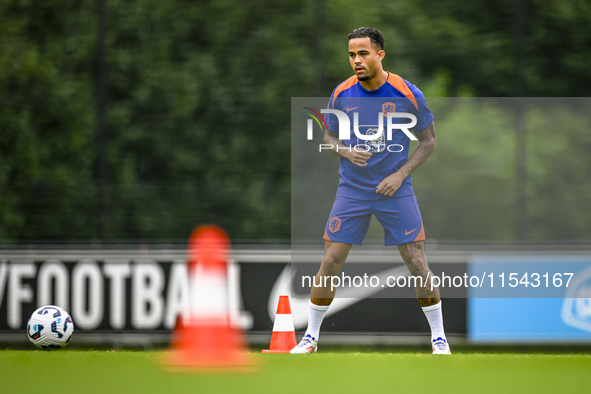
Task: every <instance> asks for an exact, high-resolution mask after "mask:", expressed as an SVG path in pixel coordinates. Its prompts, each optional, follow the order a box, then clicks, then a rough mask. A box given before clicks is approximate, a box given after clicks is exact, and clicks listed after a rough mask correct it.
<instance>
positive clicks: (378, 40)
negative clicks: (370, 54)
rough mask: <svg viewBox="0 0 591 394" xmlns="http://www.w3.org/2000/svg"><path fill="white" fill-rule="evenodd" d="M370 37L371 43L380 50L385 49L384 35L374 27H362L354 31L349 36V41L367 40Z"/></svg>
mask: <svg viewBox="0 0 591 394" xmlns="http://www.w3.org/2000/svg"><path fill="white" fill-rule="evenodd" d="M365 37H369V39H370V41H371V43H372V44H373V45H375V46H377V47H379V48H380V49H384V41H385V39H384V35H383V34H382V32H381V31H379V30H378V29H374V28H372V27H360V28H358V29H355V30H353V31H352V32H351V33H350V34H349V40H352V39H353V38H365Z"/></svg>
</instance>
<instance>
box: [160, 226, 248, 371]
mask: <svg viewBox="0 0 591 394" xmlns="http://www.w3.org/2000/svg"><path fill="white" fill-rule="evenodd" d="M229 246H230V241H229V238H228V236H227V234H226V232H225V231H224V230H222V229H221V228H219V227H216V226H202V227H199V228H197V229H196V230H195V231H194V232H193V234H192V235H191V238H190V240H189V267H188V268H189V281H190V282H189V283H190V290H191V292H190V293H191V296H190V298H191V300H190V307H189V308H188V309H187V310H184V311H183V313H182V314H183V316H182V317H181V318H180V319H178V321H177V326H176V327H175V330H174V332H173V339H172V351H171V352H170V354H169V356H168V357H167V359H166V360H165V361H164V364H165V365H167V366H170V367H178V368H189V369H195V368H196V369H201V368H203V369H210V368H214V369H217V368H226V367H247V366H249V365H251V361H252V360H251V359H250V358H249V357H248V354H247V352H246V346H245V343H244V338H243V334H242V332H241V331H240V330H239V329H237V328H235V327H232V325H231V324H230V316H229V308H228V296H227V295H228V283H227V264H228V249H229Z"/></svg>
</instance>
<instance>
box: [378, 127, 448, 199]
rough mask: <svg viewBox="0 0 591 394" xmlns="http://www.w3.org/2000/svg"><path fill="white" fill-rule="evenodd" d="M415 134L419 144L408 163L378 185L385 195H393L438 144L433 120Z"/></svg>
mask: <svg viewBox="0 0 591 394" xmlns="http://www.w3.org/2000/svg"><path fill="white" fill-rule="evenodd" d="M415 135H416V136H417V138H418V139H419V144H418V145H417V147H416V148H415V150H414V151H413V152H412V154H411V155H410V157H409V158H408V160H407V161H406V163H404V165H403V166H402V167H400V169H399V170H398V171H396V172H395V173H394V174H391V175H389V176H387V177H386V178H384V180H383V181H382V182H380V184H379V185H378V186H377V187H376V193H380V194H383V195H384V196H388V197H390V196H393V195H394V193H396V190H398V188H399V187H400V185H402V182H403V181H404V180H405V179H406V178H407V177H408V176H409V175H410V174H411V172H413V171H414V170H415V168H417V167H418V166H420V165H421V164H423V162H425V160H427V158H429V156H431V153H433V151H434V150H435V147H436V146H437V135H436V133H435V124H434V123H433V122H431V124H430V125H429V126H427V128H425V129H423V130H420V131H415Z"/></svg>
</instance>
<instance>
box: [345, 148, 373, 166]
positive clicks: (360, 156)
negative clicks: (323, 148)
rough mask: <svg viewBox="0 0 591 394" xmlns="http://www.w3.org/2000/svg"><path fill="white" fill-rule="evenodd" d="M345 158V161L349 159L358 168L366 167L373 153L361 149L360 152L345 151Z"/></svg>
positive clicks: (353, 150)
mask: <svg viewBox="0 0 591 394" xmlns="http://www.w3.org/2000/svg"><path fill="white" fill-rule="evenodd" d="M343 157H344V158H345V159H349V161H350V162H351V163H353V164H355V165H356V166H359V167H365V166H366V165H367V161H368V160H369V158H370V157H371V153H369V152H367V151H365V150H361V149H359V151H357V150H355V149H351V150H350V151H348V150H346V151H344V152H343Z"/></svg>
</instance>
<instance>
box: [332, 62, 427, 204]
mask: <svg viewBox="0 0 591 394" xmlns="http://www.w3.org/2000/svg"><path fill="white" fill-rule="evenodd" d="M328 109H338V110H340V111H342V112H344V113H346V114H347V115H348V116H349V124H350V125H351V130H350V136H351V138H350V139H346V140H343V143H344V144H345V145H347V146H349V147H351V149H353V147H355V146H358V148H357V149H366V150H368V151H370V152H371V153H372V156H371V157H370V158H369V160H368V161H367V165H366V166H365V167H358V166H356V165H355V164H353V163H351V162H350V161H349V160H348V159H345V158H342V157H341V161H340V169H339V175H340V177H341V179H340V182H339V187H338V190H337V196H342V197H347V198H354V199H357V200H376V199H380V198H394V197H399V196H408V195H413V194H414V191H413V188H412V178H411V176H409V177H407V178H406V179H405V180H404V182H403V183H402V185H401V186H400V188H399V189H398V191H397V192H396V193H395V194H394V195H393V196H392V197H385V196H384V195H382V194H379V193H376V187H377V186H378V185H379V183H380V182H381V181H382V180H383V179H384V178H386V177H387V176H388V175H390V174H393V173H395V172H396V171H398V169H400V167H402V165H403V164H404V163H406V161H407V160H408V154H409V153H408V151H409V147H410V139H409V137H408V136H407V135H406V134H404V132H402V130H400V129H395V130H393V132H392V138H391V139H388V138H387V133H386V130H387V128H386V127H387V126H386V125H387V113H388V112H406V113H411V114H413V115H415V116H416V118H417V124H416V126H414V128H413V129H414V130H423V129H425V128H427V126H429V125H430V124H431V122H433V119H434V118H433V114H432V113H431V110H430V109H429V107H428V106H427V101H426V100H425V96H424V95H423V93H422V92H421V91H420V90H419V89H418V88H417V87H416V86H414V85H413V84H411V83H410V82H408V81H406V80H405V79H403V78H401V77H399V76H398V75H396V74H392V73H388V79H387V81H386V83H384V84H383V85H382V86H380V88H378V89H376V90H372V91H369V90H366V89H364V88H363V87H362V86H361V84H360V83H359V80H358V79H357V76H352V77H351V78H349V79H347V80H346V81H344V82H343V83H341V84H340V85H339V86H337V88H336V89H335V90H334V92H333V93H332V96H331V97H330V101H329V103H328ZM355 113H357V119H358V121H357V125H358V132H359V133H360V134H362V135H364V136H368V135H372V134H377V133H378V127H379V123H380V117H381V118H382V122H383V123H382V124H383V133H382V134H381V136H380V137H379V138H376V139H374V140H364V139H360V138H358V137H357V136H356V134H355V132H354V130H353V129H354V127H355V121H354V120H355ZM325 119H326V124H327V126H328V129H329V130H330V131H332V132H335V133H338V132H339V123H338V120H337V117H336V116H335V115H334V114H327V115H326V116H325ZM409 122H410V119H408V118H404V117H401V118H396V117H394V118H393V119H392V121H391V123H392V124H403V123H409Z"/></svg>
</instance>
